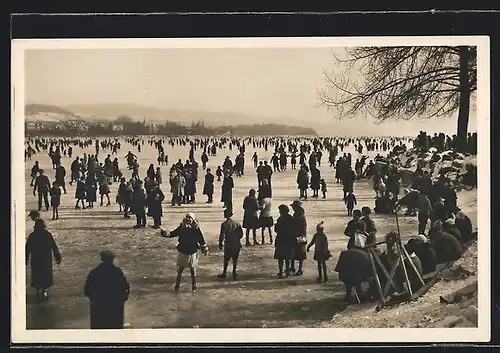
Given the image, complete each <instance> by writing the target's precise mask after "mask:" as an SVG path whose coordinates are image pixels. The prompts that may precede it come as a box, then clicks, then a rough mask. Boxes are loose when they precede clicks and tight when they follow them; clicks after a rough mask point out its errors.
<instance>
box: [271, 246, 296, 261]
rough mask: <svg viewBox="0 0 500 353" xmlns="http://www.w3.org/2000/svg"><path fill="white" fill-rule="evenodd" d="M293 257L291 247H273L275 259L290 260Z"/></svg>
mask: <svg viewBox="0 0 500 353" xmlns="http://www.w3.org/2000/svg"><path fill="white" fill-rule="evenodd" d="M292 257H293V249H292V247H285V246H279V247H276V248H275V249H274V259H275V260H291V259H292Z"/></svg>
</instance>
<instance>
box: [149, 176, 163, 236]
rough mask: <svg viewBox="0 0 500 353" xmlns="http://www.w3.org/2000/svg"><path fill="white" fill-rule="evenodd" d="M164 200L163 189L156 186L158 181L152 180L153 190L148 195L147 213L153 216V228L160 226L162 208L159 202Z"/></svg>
mask: <svg viewBox="0 0 500 353" xmlns="http://www.w3.org/2000/svg"><path fill="white" fill-rule="evenodd" d="M163 200H165V195H164V194H163V191H161V189H160V188H159V187H158V182H157V181H154V182H153V190H151V192H150V193H149V195H148V215H149V216H151V217H153V228H155V229H158V228H160V226H161V217H162V216H163V210H162V205H161V203H162V202H163Z"/></svg>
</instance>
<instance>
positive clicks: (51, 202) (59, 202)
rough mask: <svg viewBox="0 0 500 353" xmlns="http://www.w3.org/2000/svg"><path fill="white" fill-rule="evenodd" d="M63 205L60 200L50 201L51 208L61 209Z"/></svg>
mask: <svg viewBox="0 0 500 353" xmlns="http://www.w3.org/2000/svg"><path fill="white" fill-rule="evenodd" d="M60 204H61V200H60V199H54V198H52V199H50V206H52V207H59V205H60Z"/></svg>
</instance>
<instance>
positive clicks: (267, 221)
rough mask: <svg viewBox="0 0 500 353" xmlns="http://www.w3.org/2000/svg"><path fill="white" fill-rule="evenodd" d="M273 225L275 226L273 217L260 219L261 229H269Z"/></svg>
mask: <svg viewBox="0 0 500 353" xmlns="http://www.w3.org/2000/svg"><path fill="white" fill-rule="evenodd" d="M273 225H274V219H273V217H272V216H269V217H260V218H259V226H260V228H268V227H272V226H273Z"/></svg>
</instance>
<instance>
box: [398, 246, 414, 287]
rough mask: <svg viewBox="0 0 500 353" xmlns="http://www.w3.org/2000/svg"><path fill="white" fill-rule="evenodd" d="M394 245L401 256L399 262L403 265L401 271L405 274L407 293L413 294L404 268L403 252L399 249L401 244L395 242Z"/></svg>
mask: <svg viewBox="0 0 500 353" xmlns="http://www.w3.org/2000/svg"><path fill="white" fill-rule="evenodd" d="M396 246H397V247H398V252H399V257H400V258H401V264H402V265H403V272H404V275H405V281H406V285H407V286H408V293H410V296H412V295H413V291H412V289H411V283H410V279H409V278H408V270H407V269H406V265H405V259H404V257H403V253H402V251H401V245H400V244H399V243H398V242H396ZM410 261H411V260H410Z"/></svg>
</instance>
